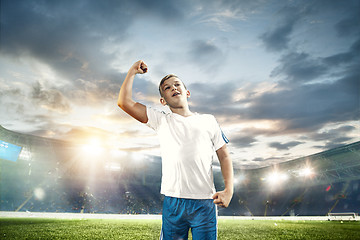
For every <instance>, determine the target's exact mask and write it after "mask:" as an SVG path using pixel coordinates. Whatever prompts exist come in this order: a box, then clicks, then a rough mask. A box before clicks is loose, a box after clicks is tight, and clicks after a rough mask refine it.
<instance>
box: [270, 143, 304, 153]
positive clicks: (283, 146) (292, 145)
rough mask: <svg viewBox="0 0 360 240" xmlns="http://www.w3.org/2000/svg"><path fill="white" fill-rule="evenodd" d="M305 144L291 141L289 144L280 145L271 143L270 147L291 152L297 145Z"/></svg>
mask: <svg viewBox="0 0 360 240" xmlns="http://www.w3.org/2000/svg"><path fill="white" fill-rule="evenodd" d="M300 144H303V142H299V141H291V142H288V143H280V142H271V143H269V144H268V145H269V147H272V148H275V149H276V150H280V151H281V150H289V149H290V148H292V147H296V146H297V145H300Z"/></svg>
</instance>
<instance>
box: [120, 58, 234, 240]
mask: <svg viewBox="0 0 360 240" xmlns="http://www.w3.org/2000/svg"><path fill="white" fill-rule="evenodd" d="M146 72H147V65H146V64H145V63H144V62H143V61H141V60H140V61H138V62H136V63H134V65H133V66H132V67H131V68H130V69H129V71H128V73H127V76H126V78H125V80H124V82H123V84H122V86H121V89H120V93H119V98H118V105H119V107H120V108H121V109H123V110H124V111H125V112H127V113H128V114H129V115H130V116H132V117H133V118H135V119H136V120H138V121H140V122H142V123H145V124H147V125H148V126H149V127H151V128H152V129H154V130H155V131H156V132H157V134H158V137H159V141H160V148H161V155H162V180H161V193H162V194H164V195H165V198H164V203H163V216H162V229H161V236H160V239H188V232H189V229H191V232H192V237H193V239H195V240H196V239H216V238H217V209H216V205H215V204H217V205H219V206H221V207H227V206H228V205H229V203H230V201H231V198H232V195H233V168H232V161H231V158H230V155H229V152H228V150H227V147H226V143H227V139H226V137H225V136H224V135H223V134H222V132H221V130H220V127H219V125H218V124H217V122H216V120H215V118H214V117H213V116H212V115H208V114H197V113H192V112H191V111H190V109H189V105H188V101H187V99H188V98H189V97H190V92H189V91H188V90H187V89H186V87H185V85H184V84H183V82H182V81H181V80H180V79H179V78H178V77H176V76H175V75H167V76H165V77H164V78H163V79H162V80H161V82H160V86H159V91H160V95H161V98H160V103H161V104H163V105H164V106H165V105H167V106H168V107H169V108H170V110H171V113H168V114H166V113H164V112H160V111H156V110H154V109H152V108H150V107H146V106H145V105H143V104H141V103H138V102H135V101H134V100H133V98H132V86H133V81H134V78H135V75H136V74H144V73H146ZM214 151H216V154H217V156H218V158H219V161H220V166H221V172H222V175H223V178H224V183H225V189H224V190H223V191H220V192H215V187H214V182H213V173H212V156H213V153H214Z"/></svg>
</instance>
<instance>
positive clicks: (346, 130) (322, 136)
mask: <svg viewBox="0 0 360 240" xmlns="http://www.w3.org/2000/svg"><path fill="white" fill-rule="evenodd" d="M354 131H356V128H355V127H354V126H350V125H346V126H342V127H339V128H334V129H330V130H328V131H324V132H320V133H318V132H314V133H310V134H309V135H308V139H306V140H309V139H310V140H312V141H331V142H334V141H336V142H338V143H339V140H342V141H340V143H342V142H345V141H348V140H350V139H351V138H350V137H348V134H350V133H352V132H354Z"/></svg>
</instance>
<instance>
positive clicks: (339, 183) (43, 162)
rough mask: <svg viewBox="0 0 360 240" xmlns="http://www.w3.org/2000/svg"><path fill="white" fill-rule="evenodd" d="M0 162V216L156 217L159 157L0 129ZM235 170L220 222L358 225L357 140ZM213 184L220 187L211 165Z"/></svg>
mask: <svg viewBox="0 0 360 240" xmlns="http://www.w3.org/2000/svg"><path fill="white" fill-rule="evenodd" d="M0 158H1V160H0V164H1V175H0V176H1V205H0V207H1V209H0V210H1V217H2V218H4V217H5V218H6V217H14V216H20V217H26V216H30V215H31V216H33V217H34V216H36V217H44V216H46V215H44V213H48V214H50V215H48V216H51V218H56V216H62V217H64V216H66V214H68V215H67V216H70V218H71V219H74V218H77V217H76V216H78V218H86V216H89V218H92V217H93V216H94V214H95V215H97V216H100V218H102V219H104V218H107V216H112V217H111V218H115V219H122V218H125V219H128V218H130V219H132V218H136V217H137V219H142V218H143V217H144V218H145V219H148V218H152V219H157V220H159V219H161V208H162V196H161V195H160V193H159V190H160V180H161V160H160V159H154V158H145V159H139V161H137V162H136V163H133V162H128V161H127V158H126V154H124V153H122V152H120V151H118V150H111V149H100V148H97V147H96V146H90V149H89V146H86V145H82V144H74V143H70V142H66V141H60V140H55V139H48V138H43V137H37V136H32V135H27V134H23V133H18V132H13V131H10V130H7V129H5V128H3V127H1V126H0ZM234 171H235V193H234V197H233V199H232V202H231V204H230V206H229V207H228V208H226V209H219V213H218V214H219V216H220V218H223V219H229V218H238V217H243V218H244V219H257V218H260V217H261V218H262V219H280V218H281V217H282V219H286V218H287V219H296V220H301V219H307V218H309V219H310V218H311V217H312V219H321V220H336V219H340V220H341V221H345V220H355V221H354V222H357V221H356V220H358V213H359V212H360V142H355V143H352V144H349V145H346V146H342V147H338V148H335V149H331V150H328V151H324V152H321V153H317V154H314V155H310V156H307V157H302V158H298V159H294V160H292V161H287V162H284V163H281V164H278V165H274V166H268V167H263V168H257V169H234ZM214 179H215V185H216V187H217V188H219V189H221V188H222V187H223V182H222V177H221V172H220V169H219V168H218V167H216V166H214ZM37 213H43V214H40V215H36V214H37ZM60 213H61V214H65V215H61V214H60ZM17 214H18V215H17ZM56 214H58V215H56ZM90 216H92V217H90ZM124 216H126V217H124ZM129 216H131V217H129ZM142 216H143V217H142ZM150 216H151V217H150ZM276 217H277V218H276ZM279 217H280V218H279ZM317 217H320V218H317ZM357 223H358V222H357ZM357 227H358V224H357Z"/></svg>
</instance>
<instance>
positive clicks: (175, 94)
mask: <svg viewBox="0 0 360 240" xmlns="http://www.w3.org/2000/svg"><path fill="white" fill-rule="evenodd" d="M177 95H180V93H179V92H176V93H174V94H173V95H172V96H173V97H175V96H177Z"/></svg>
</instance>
